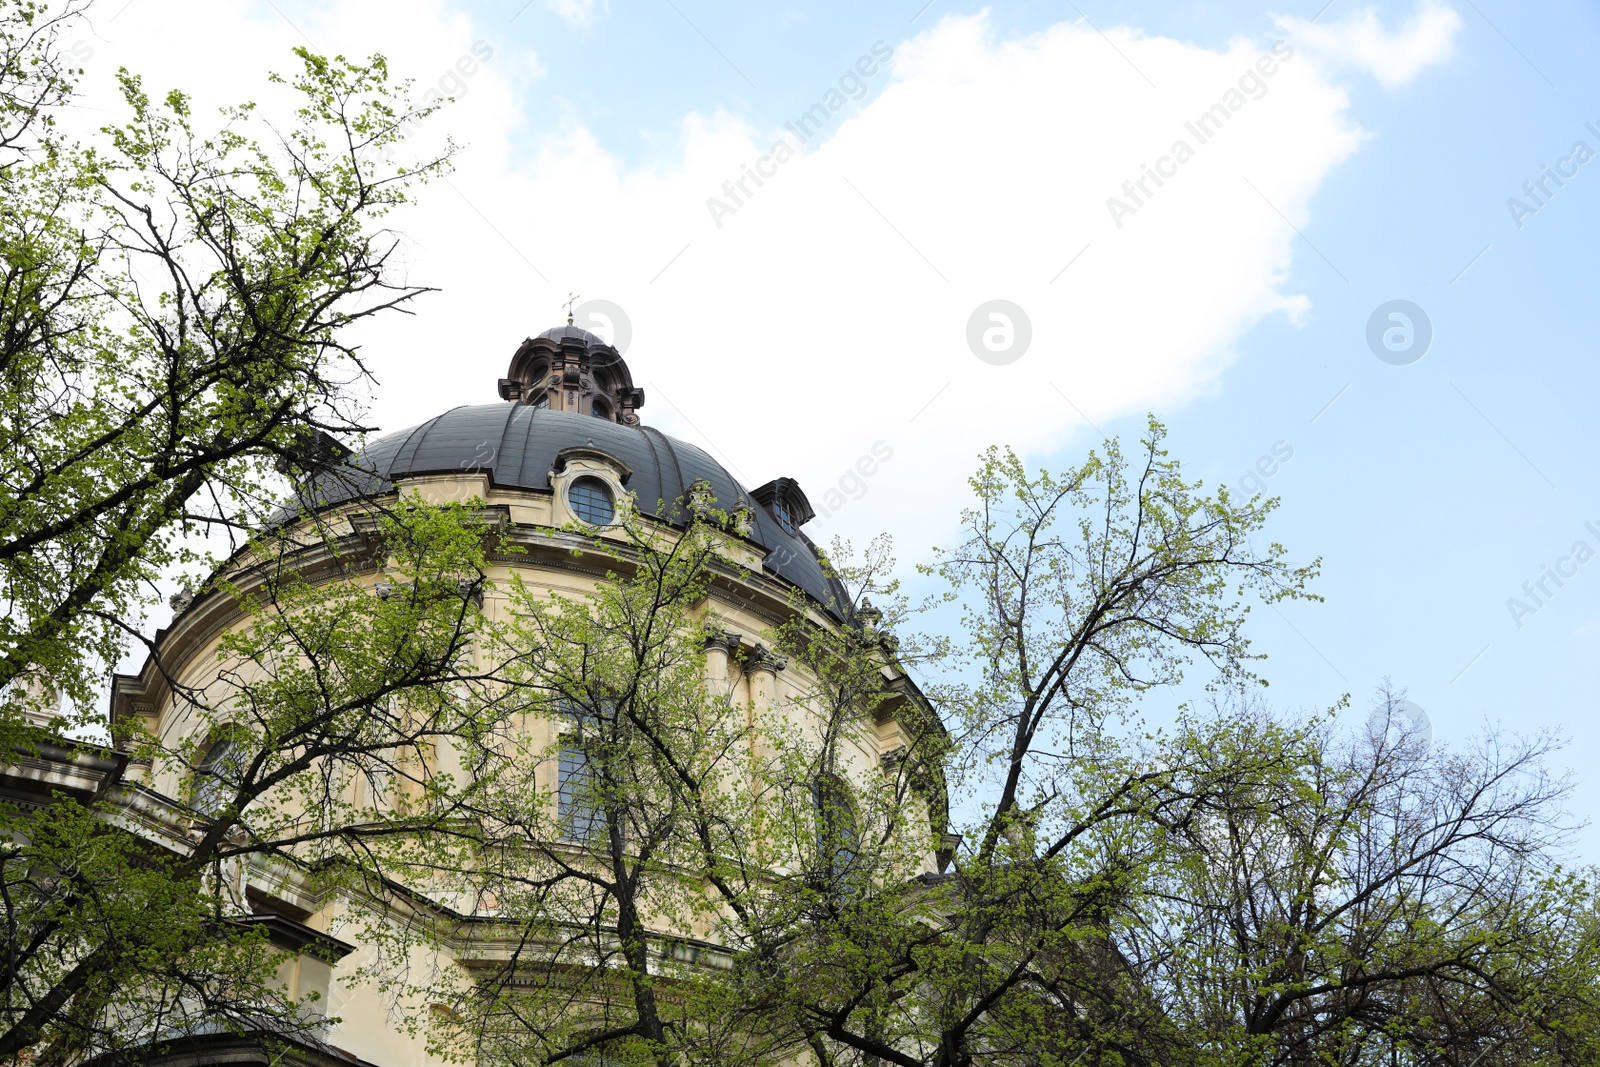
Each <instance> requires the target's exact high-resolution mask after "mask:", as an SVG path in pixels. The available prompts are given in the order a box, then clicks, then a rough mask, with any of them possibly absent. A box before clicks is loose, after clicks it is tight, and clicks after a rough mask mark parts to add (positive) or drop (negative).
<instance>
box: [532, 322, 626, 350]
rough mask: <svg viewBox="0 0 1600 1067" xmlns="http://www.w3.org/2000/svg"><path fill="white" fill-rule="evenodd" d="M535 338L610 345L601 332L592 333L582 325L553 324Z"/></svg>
mask: <svg viewBox="0 0 1600 1067" xmlns="http://www.w3.org/2000/svg"><path fill="white" fill-rule="evenodd" d="M535 340H545V341H554V342H556V344H560V343H561V342H562V341H582V342H583V343H584V344H586V345H598V346H600V347H601V348H606V347H608V346H607V345H606V342H605V339H604V338H602V337H601V336H600V335H599V334H593V333H590V332H589V331H588V330H585V329H584V328H583V327H581V326H571V325H568V326H552V327H551V328H550V329H548V330H546V331H545V332H544V333H541V334H540V335H539V336H538V337H537V338H535Z"/></svg>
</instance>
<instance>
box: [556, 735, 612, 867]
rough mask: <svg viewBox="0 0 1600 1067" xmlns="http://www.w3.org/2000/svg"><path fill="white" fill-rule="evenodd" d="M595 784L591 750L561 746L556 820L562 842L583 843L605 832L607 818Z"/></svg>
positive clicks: (577, 743)
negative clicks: (590, 759) (590, 756)
mask: <svg viewBox="0 0 1600 1067" xmlns="http://www.w3.org/2000/svg"><path fill="white" fill-rule="evenodd" d="M596 785H597V783H596V782H595V773H594V767H593V766H592V765H591V764H590V762H589V752H588V750H587V749H585V748H584V747H583V745H582V744H581V743H580V742H573V743H571V744H564V745H562V746H561V750H560V752H559V753H557V757H556V820H557V825H558V826H559V827H560V831H561V840H563V841H570V842H573V843H575V844H584V843H587V842H590V841H592V840H594V839H595V838H596V837H598V836H599V835H600V834H601V833H603V832H604V831H605V827H606V815H605V812H604V811H603V810H602V809H601V807H600V798H599V797H598V796H597V795H596V793H595V790H596Z"/></svg>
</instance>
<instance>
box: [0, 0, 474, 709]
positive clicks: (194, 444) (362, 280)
mask: <svg viewBox="0 0 1600 1067" xmlns="http://www.w3.org/2000/svg"><path fill="white" fill-rule="evenodd" d="M75 10H76V8H75V7H73V6H69V7H68V8H67V9H66V10H65V11H58V12H57V13H56V14H55V15H54V16H50V17H48V18H47V17H46V15H44V14H43V13H42V9H40V8H37V7H36V6H35V5H33V4H32V3H29V2H27V0H6V3H5V4H4V6H3V7H0V101H3V103H0V150H4V151H8V152H9V153H10V158H9V160H8V161H6V162H5V163H4V166H3V170H0V583H3V585H4V589H5V596H6V611H5V613H4V617H3V619H0V686H6V687H8V688H7V692H8V694H9V699H8V701H7V704H6V715H7V716H8V717H10V718H11V719H14V717H15V716H16V715H17V713H18V712H19V711H20V710H22V707H23V705H24V704H26V703H27V702H28V700H29V699H30V697H31V698H33V699H34V700H35V702H36V701H37V697H38V696H39V695H40V694H43V693H47V692H52V691H53V692H55V693H58V694H61V693H64V694H65V695H66V696H68V697H69V698H71V699H72V700H73V701H75V702H76V703H77V704H78V705H79V706H80V707H82V706H84V705H86V704H87V703H88V702H89V700H90V699H91V697H92V695H93V693H94V692H95V689H96V678H97V673H98V672H101V671H103V670H104V669H105V667H106V666H107V665H109V664H113V663H115V662H116V661H117V660H118V659H119V658H120V656H121V654H122V651H123V649H124V646H125V642H126V640H127V639H128V637H129V636H130V634H131V633H132V632H133V629H134V627H135V625H136V623H137V621H138V619H139V618H140V616H141V614H142V612H143V609H144V607H145V605H146V604H147V603H148V602H149V599H150V590H151V588H152V583H154V582H155V581H156V580H158V579H161V578H164V577H170V576H171V573H172V572H173V571H174V570H175V569H176V568H180V567H185V566H190V567H192V566H196V565H199V566H203V567H205V569H209V566H210V564H209V563H208V562H207V561H206V560H205V559H204V558H203V557H200V556H197V555H196V554H195V552H194V550H193V545H194V543H195V542H194V540H193V537H192V536H190V535H205V534H211V535H231V534H240V535H241V536H242V535H244V534H247V532H248V531H249V530H250V529H252V528H254V526H255V525H256V524H258V523H259V522H260V521H261V520H262V519H263V518H264V517H265V516H266V515H267V514H269V513H270V510H271V508H272V507H273V506H274V504H275V500H276V498H277V497H278V496H279V495H281V493H282V490H283V488H284V487H283V483H282V481H281V479H280V478H279V477H278V476H277V474H276V471H275V467H279V466H282V467H286V468H290V469H293V468H296V467H299V466H303V465H304V464H305V463H306V461H307V459H308V457H311V456H313V455H314V454H315V451H316V450H315V448H314V447H313V446H314V445H315V444H316V443H317V442H319V441H321V440H323V439H324V438H323V437H321V436H319V435H325V434H327V433H330V432H339V431H349V432H355V431H358V430H359V429H360V428H361V427H360V423H359V414H360V412H359V405H358V400H359V397H358V395H357V393H356V392H355V390H354V387H355V386H356V385H358V384H359V383H360V382H361V380H362V379H363V378H364V377H365V375H366V370H365V367H364V366H363V364H362V361H361V359H360V357H359V354H358V353H357V352H356V351H355V350H354V349H352V348H351V347H350V346H349V345H348V343H347V342H346V341H344V340H343V339H342V338H343V337H344V335H345V331H346V329H347V327H349V326H350V324H352V323H353V322H356V321H358V320H361V319H364V318H368V317H370V316H373V315H377V314H382V313H384V312H387V311H391V310H395V309H397V308H400V307H402V306H403V305H404V304H406V303H407V302H408V301H410V300H411V299H412V298H413V297H415V296H416V295H417V294H418V293H419V292H421V291H422V290H420V289H418V288H416V287H412V286H408V285H404V284H400V283H397V282H396V281H395V279H394V277H393V269H392V267H391V265H390V262H389V257H390V256H391V255H392V253H393V249H394V238H393V236H392V235H388V234H386V233H385V232H384V231H382V230H381V229H379V228H377V226H376V225H375V223H377V222H378V221H379V220H381V219H382V218H383V217H384V216H385V215H386V214H387V213H388V212H389V211H391V210H392V209H393V208H395V207H396V206H398V205H400V204H403V203H405V202H407V200H408V199H409V197H410V195H411V193H412V190H413V188H414V186H415V185H416V184H417V182H418V181H419V180H424V179H426V178H427V177H428V176H429V175H430V174H432V173H436V172H437V171H438V170H439V169H440V168H441V167H442V166H444V164H445V161H444V160H437V161H434V162H432V163H430V164H427V165H426V166H424V167H423V168H422V169H421V171H420V172H418V173H406V172H405V171H393V172H384V171H382V170H381V169H380V168H379V166H378V164H377V163H376V162H374V160H375V159H376V158H377V157H378V156H379V155H380V154H381V153H382V151H383V149H384V148H385V147H386V146H387V145H388V144H390V143H391V142H393V141H394V140H395V139H396V138H397V137H398V136H399V122H400V121H401V119H402V118H403V117H404V116H405V115H406V114H413V115H414V114H417V113H418V112H416V111H413V110H411V109H409V107H408V106H407V105H406V104H405V103H404V102H403V99H402V97H403V94H404V87H400V88H398V89H397V88H396V87H393V86H391V85H390V84H389V79H388V71H387V67H386V65H385V63H384V61H383V60H382V58H381V57H376V58H374V59H373V60H372V61H371V62H369V63H366V64H359V63H353V62H351V61H348V60H345V59H343V58H342V57H340V58H336V59H331V60H330V59H326V58H323V57H319V56H315V55H312V54H310V53H307V52H304V51H302V52H301V53H300V61H301V64H302V70H301V72H300V73H299V74H297V75H296V76H295V77H294V78H293V79H292V81H291V82H290V87H291V88H292V89H293V90H294V91H295V92H296V94H297V95H298V96H299V98H300V100H301V101H302V105H301V107H300V109H299V110H298V112H297V113H296V114H295V116H294V121H293V122H292V123H290V124H287V125H285V126H284V128H283V129H282V131H281V133H280V132H278V130H277V129H276V128H275V127H274V125H273V124H272V123H271V122H270V121H269V120H267V119H265V118H263V117H261V116H259V115H257V113H256V109H255V108H254V107H253V106H252V105H248V104H245V105H241V106H238V107H235V108H231V109H228V110H226V111H225V112H224V115H223V122H222V125H221V126H220V127H218V128H216V129H214V130H210V131H207V130H203V129H201V128H199V126H198V125H197V121H196V119H195V116H194V115H193V114H192V111H191V108H190V105H189V101H188V99H187V98H186V97H185V96H183V94H181V93H179V92H176V91H174V92H170V93H168V94H166V95H165V96H164V97H163V98H161V99H160V100H159V101H157V100H153V99H152V97H151V95H150V94H149V93H148V92H147V91H146V90H145V89H144V87H143V83H142V81H141V79H140V78H139V77H138V76H136V75H133V74H130V73H128V72H126V71H123V72H122V73H121V86H122V93H123V102H124V105H125V107H126V117H125V119H124V120H123V121H121V122H120V123H119V124H116V125H112V126H108V127H106V128H105V129H104V130H103V131H102V134H101V136H100V137H99V138H98V139H95V140H92V141H90V142H87V143H79V142H75V141H71V140H67V139H65V138H63V137H61V136H60V135H59V134H57V133H56V132H55V131H56V127H55V126H54V125H53V117H54V113H55V112H56V111H57V110H59V109H60V108H61V107H63V106H67V103H68V101H69V99H70V94H71V91H72V76H73V72H72V71H70V70H69V69H67V68H65V67H64V65H63V63H62V61H61V58H60V53H59V50H58V45H59V42H58V40H57V38H58V35H59V33H60V32H61V29H62V27H64V26H66V25H70V24H71V22H72V18H73V16H74V13H75ZM12 683H21V684H12Z"/></svg>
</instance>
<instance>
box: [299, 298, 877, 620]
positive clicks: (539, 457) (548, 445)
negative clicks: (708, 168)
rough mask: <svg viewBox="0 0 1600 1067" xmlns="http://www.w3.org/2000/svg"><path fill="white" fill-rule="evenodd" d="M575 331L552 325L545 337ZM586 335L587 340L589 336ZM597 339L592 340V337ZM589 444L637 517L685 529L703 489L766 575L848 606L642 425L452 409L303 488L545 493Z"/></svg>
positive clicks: (736, 496)
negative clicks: (632, 500)
mask: <svg viewBox="0 0 1600 1067" xmlns="http://www.w3.org/2000/svg"><path fill="white" fill-rule="evenodd" d="M562 331H574V332H576V333H585V331H583V330H579V329H577V327H573V326H564V327H557V328H556V329H555V330H548V331H546V335H547V336H548V335H550V334H555V333H560V332H562ZM588 336H591V337H592V336H593V335H592V334H589V335H588ZM597 340H598V339H597ZM583 445H592V447H594V448H597V449H599V450H600V451H602V452H606V453H609V454H610V455H612V456H615V457H616V458H617V459H619V460H621V461H622V462H623V463H625V464H627V465H628V466H629V467H631V468H632V470H633V475H632V477H631V478H630V479H629V481H628V484H627V488H628V490H629V491H631V492H632V493H633V494H634V495H635V497H636V499H637V502H638V505H637V506H638V509H639V511H640V512H642V513H643V514H645V515H649V516H653V517H655V518H659V519H664V520H666V521H668V522H671V523H674V524H677V525H684V524H685V523H686V521H687V515H686V514H685V512H684V509H683V507H682V502H683V501H684V500H685V499H686V498H687V497H688V494H689V486H690V485H692V484H693V483H694V482H695V481H697V480H700V479H704V480H706V481H707V482H709V483H711V489H712V493H713V494H714V497H715V501H714V506H715V507H717V508H719V509H721V510H723V511H732V510H733V508H734V507H735V506H736V505H738V504H741V503H743V504H745V505H746V506H747V507H749V509H750V511H751V514H752V518H753V525H754V530H753V532H752V534H751V540H753V541H754V542H755V543H756V544H757V545H759V546H760V547H761V548H763V549H765V550H766V551H767V558H766V563H765V569H766V570H767V571H768V572H770V573H772V574H775V575H777V576H778V577H780V578H783V579H785V580H787V581H789V582H791V583H793V584H794V585H797V586H799V587H800V588H801V589H803V590H804V591H805V592H806V593H808V594H809V595H810V596H811V597H812V598H813V599H815V600H816V601H817V602H818V603H819V604H820V605H822V606H824V607H826V608H828V609H829V610H830V611H831V613H832V614H834V615H835V616H836V617H839V616H840V614H841V611H842V609H843V607H844V605H845V604H846V603H847V602H848V600H847V597H846V595H845V592H844V590H843V588H842V587H840V586H839V584H838V582H837V580H834V579H830V578H829V577H828V576H827V575H826V574H825V572H824V571H823V568H822V565H821V563H820V562H819V561H818V559H817V551H816V547H815V545H813V544H812V542H811V540H810V539H809V538H808V537H806V536H805V535H804V534H803V533H800V532H799V531H796V532H795V533H792V534H791V533H789V532H787V531H785V530H784V529H783V528H782V527H780V526H779V525H778V523H777V521H776V520H774V519H773V517H772V516H771V515H770V514H768V512H767V510H766V508H764V507H763V506H761V505H760V504H759V503H757V502H756V501H755V499H754V498H753V497H752V496H751V495H750V493H749V492H748V491H747V490H746V489H745V488H744V487H743V486H741V485H740V484H739V483H738V481H736V480H735V479H734V477H733V476H732V475H731V474H729V473H728V472H727V471H726V470H725V469H724V468H723V466H722V464H720V463H718V462H717V461H716V460H715V459H712V458H711V456H709V455H707V454H706V453H705V452H704V451H702V450H701V449H699V448H696V447H695V446H694V445H691V444H689V443H688V442H685V441H679V440H677V439H676V438H672V437H668V436H667V435H666V434H664V433H662V432H660V431H659V430H655V429H652V428H651V427H648V426H624V425H620V424H618V423H615V422H611V421H609V420H606V419H597V418H592V417H590V416H586V415H580V414H578V413H576V412H571V411H554V410H550V409H548V408H534V407H531V406H529V405H527V404H480V405H473V406H462V407H458V408H452V409H451V410H449V411H447V412H445V413H444V414H443V415H440V416H438V417H436V418H433V419H429V420H428V421H427V422H424V423H422V424H421V425H419V426H414V427H412V428H410V429H407V430H400V431H398V432H396V433H392V434H387V435H385V436H383V437H380V438H378V439H377V440H375V441H372V442H371V443H369V444H368V445H367V447H366V448H365V449H363V450H362V451H361V452H359V453H358V454H356V455H355V456H353V457H352V458H350V459H349V460H347V461H346V462H345V463H344V464H343V465H342V466H341V467H339V468H338V469H336V470H333V471H327V472H325V473H324V474H323V475H322V476H321V477H319V478H317V479H316V480H315V482H314V483H313V485H311V486H310V487H308V488H307V489H306V490H303V491H302V497H303V499H305V500H306V502H307V503H308V504H311V503H314V505H315V506H318V507H321V506H324V505H327V504H336V503H339V502H341V501H345V500H351V499H355V498H356V497H360V496H371V495H374V494H377V493H382V492H386V491H387V490H389V489H390V488H391V487H392V485H393V483H394V480H395V479H397V478H404V477H410V476H416V475H423V474H455V473H461V472H470V473H484V474H487V475H488V476H489V480H490V484H491V485H492V486H494V487H496V488H502V489H508V488H509V489H541V490H544V491H546V492H549V491H550V470H551V468H552V467H554V466H555V464H556V453H557V452H559V451H560V450H561V449H563V448H571V447H574V446H583Z"/></svg>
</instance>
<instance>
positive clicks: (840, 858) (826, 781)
mask: <svg viewBox="0 0 1600 1067" xmlns="http://www.w3.org/2000/svg"><path fill="white" fill-rule="evenodd" d="M811 796H812V799H813V800H814V801H815V803H816V806H817V850H818V852H819V853H820V854H821V856H822V858H823V859H824V860H825V861H826V863H827V865H828V872H829V874H831V875H832V876H833V878H834V880H835V881H837V880H838V879H840V878H843V877H844V876H845V875H846V874H847V873H849V871H850V869H851V868H852V867H854V866H855V861H856V849H857V848H858V847H859V846H860V844H861V831H860V829H859V828H858V827H857V826H856V809H855V805H854V804H853V803H852V802H851V800H850V790H849V789H848V788H846V787H845V784H844V783H843V782H841V781H840V780H839V779H838V778H835V777H834V776H833V775H831V774H825V775H823V776H822V777H821V778H818V779H817V781H816V783H815V784H814V785H813V786H812V787H811Z"/></svg>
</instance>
